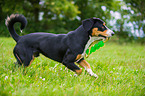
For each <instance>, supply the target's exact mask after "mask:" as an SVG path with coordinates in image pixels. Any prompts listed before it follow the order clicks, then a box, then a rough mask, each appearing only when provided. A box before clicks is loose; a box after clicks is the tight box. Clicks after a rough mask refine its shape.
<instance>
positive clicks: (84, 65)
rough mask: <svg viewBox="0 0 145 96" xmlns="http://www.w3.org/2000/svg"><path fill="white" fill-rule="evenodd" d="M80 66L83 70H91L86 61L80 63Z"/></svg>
mask: <svg viewBox="0 0 145 96" xmlns="http://www.w3.org/2000/svg"><path fill="white" fill-rule="evenodd" d="M78 64H79V65H80V66H82V67H83V68H86V67H87V68H88V69H91V67H90V64H89V63H88V62H87V61H86V60H82V61H81V62H80V63H78Z"/></svg>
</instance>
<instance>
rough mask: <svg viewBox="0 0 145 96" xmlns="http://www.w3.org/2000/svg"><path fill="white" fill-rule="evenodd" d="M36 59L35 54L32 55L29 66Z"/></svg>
mask: <svg viewBox="0 0 145 96" xmlns="http://www.w3.org/2000/svg"><path fill="white" fill-rule="evenodd" d="M34 59H35V57H34V56H32V60H31V61H30V63H29V65H28V67H29V66H30V65H31V64H32V62H33V61H34Z"/></svg>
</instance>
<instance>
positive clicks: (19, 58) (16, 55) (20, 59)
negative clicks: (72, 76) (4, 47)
mask: <svg viewBox="0 0 145 96" xmlns="http://www.w3.org/2000/svg"><path fill="white" fill-rule="evenodd" d="M16 56H17V58H18V59H19V61H20V62H21V64H22V61H21V59H20V58H19V56H18V55H17V54H16Z"/></svg>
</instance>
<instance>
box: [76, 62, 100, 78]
mask: <svg viewBox="0 0 145 96" xmlns="http://www.w3.org/2000/svg"><path fill="white" fill-rule="evenodd" d="M78 64H79V65H80V66H82V67H83V68H85V70H86V71H87V72H88V73H89V74H90V75H91V76H94V77H96V78H98V75H96V74H95V73H94V72H93V71H92V69H91V67H90V64H89V63H88V62H87V61H86V60H81V61H80V62H79V63H78Z"/></svg>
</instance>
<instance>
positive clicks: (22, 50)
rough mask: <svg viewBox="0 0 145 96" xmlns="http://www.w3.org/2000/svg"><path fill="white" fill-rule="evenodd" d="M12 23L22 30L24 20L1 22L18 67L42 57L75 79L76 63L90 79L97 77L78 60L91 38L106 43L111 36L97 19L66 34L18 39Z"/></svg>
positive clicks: (15, 17) (12, 18)
mask: <svg viewBox="0 0 145 96" xmlns="http://www.w3.org/2000/svg"><path fill="white" fill-rule="evenodd" d="M16 22H20V23H21V27H20V28H21V30H23V29H24V28H25V26H26V24H27V20H26V18H25V17H24V16H23V15H20V14H12V15H11V16H10V17H7V19H6V22H5V23H6V26H7V28H8V30H9V32H10V34H11V36H12V37H13V39H14V40H15V41H16V42H17V44H16V46H15V48H14V51H13V53H14V56H15V57H16V59H17V62H18V63H19V64H20V65H22V64H23V65H24V66H29V65H30V64H31V63H32V61H33V60H34V57H38V56H39V54H40V53H42V54H43V55H45V56H46V57H48V58H50V59H52V60H55V61H58V62H60V63H62V64H64V65H65V66H66V67H67V68H69V69H71V70H72V71H74V72H76V74H78V75H80V74H81V73H82V69H81V68H79V67H78V66H77V65H75V62H76V61H77V63H78V64H79V65H80V66H82V67H83V68H85V70H86V71H87V72H88V73H89V74H90V75H91V76H94V77H98V76H97V75H96V74H94V73H93V72H92V70H91V67H90V65H89V64H88V63H87V62H86V61H85V60H84V58H81V59H80V57H82V56H81V54H82V53H83V51H84V49H85V46H86V44H87V43H88V41H89V40H90V39H91V37H96V38H98V37H101V38H102V39H106V38H108V37H111V36H112V35H114V32H113V31H111V30H110V29H108V28H107V27H106V26H105V23H104V22H103V21H102V20H100V19H99V18H90V19H86V20H84V21H82V25H80V26H79V27H78V28H77V29H76V30H74V31H71V32H69V33H67V34H51V33H31V34H27V35H24V36H19V35H18V34H17V33H16V32H15V29H14V24H15V23H16Z"/></svg>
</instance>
